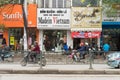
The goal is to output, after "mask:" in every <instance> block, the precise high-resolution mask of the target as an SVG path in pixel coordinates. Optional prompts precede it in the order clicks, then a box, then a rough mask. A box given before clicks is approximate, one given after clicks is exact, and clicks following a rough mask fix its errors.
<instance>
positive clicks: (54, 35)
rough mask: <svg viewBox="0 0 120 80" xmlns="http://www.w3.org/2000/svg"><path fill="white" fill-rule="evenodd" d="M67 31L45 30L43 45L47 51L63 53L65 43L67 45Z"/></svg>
mask: <svg viewBox="0 0 120 80" xmlns="http://www.w3.org/2000/svg"><path fill="white" fill-rule="evenodd" d="M66 35H67V31H64V30H44V31H43V45H44V49H45V50H46V51H61V50H62V47H63V43H66V39H67V36H66Z"/></svg>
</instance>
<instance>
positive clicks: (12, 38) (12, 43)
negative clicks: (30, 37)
mask: <svg viewBox="0 0 120 80" xmlns="http://www.w3.org/2000/svg"><path fill="white" fill-rule="evenodd" d="M14 44H15V39H14V37H10V45H14Z"/></svg>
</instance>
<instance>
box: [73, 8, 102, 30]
mask: <svg viewBox="0 0 120 80" xmlns="http://www.w3.org/2000/svg"><path fill="white" fill-rule="evenodd" d="M71 16H72V21H71V28H102V16H101V7H72V15H71Z"/></svg>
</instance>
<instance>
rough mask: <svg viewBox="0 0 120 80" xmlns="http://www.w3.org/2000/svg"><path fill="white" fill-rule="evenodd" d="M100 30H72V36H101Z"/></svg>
mask: <svg viewBox="0 0 120 80" xmlns="http://www.w3.org/2000/svg"><path fill="white" fill-rule="evenodd" d="M100 35H101V32H100V31H92V32H84V31H81V32H71V37H72V38H100Z"/></svg>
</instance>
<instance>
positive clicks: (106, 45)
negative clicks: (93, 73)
mask: <svg viewBox="0 0 120 80" xmlns="http://www.w3.org/2000/svg"><path fill="white" fill-rule="evenodd" d="M109 50H110V46H109V44H107V43H105V44H104V45H103V51H104V53H103V56H104V59H106V55H107V54H108V52H109Z"/></svg>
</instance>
